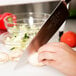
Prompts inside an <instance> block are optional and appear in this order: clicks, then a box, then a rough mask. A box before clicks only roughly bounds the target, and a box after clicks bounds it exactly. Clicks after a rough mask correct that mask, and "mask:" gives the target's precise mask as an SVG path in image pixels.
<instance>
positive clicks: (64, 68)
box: [38, 42, 76, 76]
mask: <svg viewBox="0 0 76 76" xmlns="http://www.w3.org/2000/svg"><path fill="white" fill-rule="evenodd" d="M38 54H39V61H40V62H43V63H44V64H45V65H49V66H53V67H55V68H56V69H58V70H60V71H61V72H63V73H64V74H66V75H68V76H76V52H75V51H74V50H73V49H72V48H71V47H69V46H68V45H67V44H64V43H61V42H60V43H58V42H56V43H47V44H45V45H43V46H42V47H41V48H40V49H39V50H38Z"/></svg>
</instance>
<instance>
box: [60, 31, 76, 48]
mask: <svg viewBox="0 0 76 76" xmlns="http://www.w3.org/2000/svg"><path fill="white" fill-rule="evenodd" d="M60 42H64V43H66V44H68V45H69V46H70V47H75V46H76V33H74V32H72V31H68V32H65V33H64V34H63V35H62V36H61V38H60Z"/></svg>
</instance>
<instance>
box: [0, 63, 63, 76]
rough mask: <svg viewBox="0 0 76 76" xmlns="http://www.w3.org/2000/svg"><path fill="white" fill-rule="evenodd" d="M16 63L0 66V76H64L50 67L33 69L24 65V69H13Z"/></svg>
mask: <svg viewBox="0 0 76 76" xmlns="http://www.w3.org/2000/svg"><path fill="white" fill-rule="evenodd" d="M15 64H16V63H7V64H4V65H0V76H64V75H62V74H61V73H60V72H58V71H56V70H55V69H54V68H52V67H46V66H44V67H35V66H31V65H29V64H26V65H25V67H24V68H19V69H16V70H15V69H14V66H15Z"/></svg>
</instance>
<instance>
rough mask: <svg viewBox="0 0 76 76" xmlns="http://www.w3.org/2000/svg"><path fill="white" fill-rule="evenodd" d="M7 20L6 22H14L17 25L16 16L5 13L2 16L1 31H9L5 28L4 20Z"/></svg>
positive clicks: (0, 17) (0, 16) (0, 19)
mask: <svg viewBox="0 0 76 76" xmlns="http://www.w3.org/2000/svg"><path fill="white" fill-rule="evenodd" d="M5 18H6V20H8V22H14V23H16V15H14V14H12V13H8V12H6V13H3V14H1V15H0V29H1V30H7V29H6V27H5V22H4V19H5Z"/></svg>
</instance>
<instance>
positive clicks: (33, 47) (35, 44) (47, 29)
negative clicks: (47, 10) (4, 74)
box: [15, 0, 70, 69]
mask: <svg viewBox="0 0 76 76" xmlns="http://www.w3.org/2000/svg"><path fill="white" fill-rule="evenodd" d="M69 1H70V0H67V1H59V3H58V5H57V6H56V8H55V9H54V10H53V12H52V13H51V15H50V16H49V18H48V19H47V20H46V22H45V23H44V24H43V26H42V28H41V29H40V30H39V32H38V33H37V34H36V36H35V37H34V38H33V39H32V41H31V43H30V44H29V45H28V47H27V48H26V50H25V51H24V53H23V55H22V57H21V58H20V60H19V62H18V63H17V65H16V67H15V69H18V68H20V67H22V66H25V64H26V63H27V59H28V56H29V53H30V52H34V51H38V49H39V48H40V47H41V46H42V45H43V44H45V43H47V42H48V40H49V39H50V38H51V37H52V36H53V35H54V33H55V32H56V31H57V30H58V29H59V27H60V26H61V25H62V23H63V22H64V21H65V20H66V19H67V18H68V16H69V13H68V10H67V7H66V5H67V3H68V2H69Z"/></svg>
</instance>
